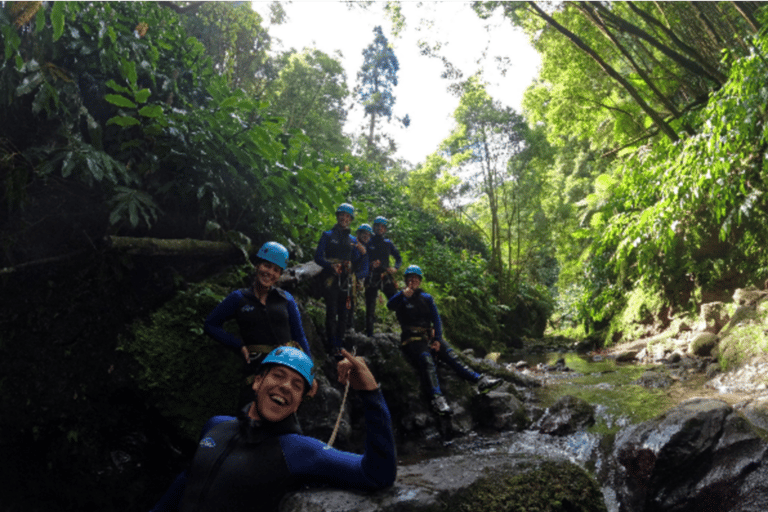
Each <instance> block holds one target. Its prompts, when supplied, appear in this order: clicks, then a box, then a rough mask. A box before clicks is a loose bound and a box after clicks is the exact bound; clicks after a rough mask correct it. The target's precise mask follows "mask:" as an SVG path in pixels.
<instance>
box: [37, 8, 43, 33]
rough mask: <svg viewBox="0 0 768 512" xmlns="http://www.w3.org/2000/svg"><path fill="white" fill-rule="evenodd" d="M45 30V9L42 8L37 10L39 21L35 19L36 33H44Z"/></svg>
mask: <svg viewBox="0 0 768 512" xmlns="http://www.w3.org/2000/svg"><path fill="white" fill-rule="evenodd" d="M44 28H45V9H44V8H43V7H40V9H38V10H37V19H35V33H36V34H37V33H38V32H40V31H42V30H43V29H44Z"/></svg>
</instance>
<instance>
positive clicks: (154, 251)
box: [105, 236, 243, 257]
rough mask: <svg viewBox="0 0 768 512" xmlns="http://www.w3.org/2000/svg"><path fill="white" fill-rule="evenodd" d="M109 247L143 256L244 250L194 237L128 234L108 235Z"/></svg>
mask: <svg viewBox="0 0 768 512" xmlns="http://www.w3.org/2000/svg"><path fill="white" fill-rule="evenodd" d="M105 241H106V243H107V248H108V249H109V250H111V251H117V252H124V253H126V254H140V255H143V256H182V255H190V256H203V257H213V256H227V255H233V256H234V255H235V254H238V253H241V252H243V250H242V249H240V248H238V247H236V246H235V245H233V244H231V243H229V242H212V241H210V240H194V239H192V238H183V239H165V238H135V237H128V236H108V237H107V238H106V240H105Z"/></svg>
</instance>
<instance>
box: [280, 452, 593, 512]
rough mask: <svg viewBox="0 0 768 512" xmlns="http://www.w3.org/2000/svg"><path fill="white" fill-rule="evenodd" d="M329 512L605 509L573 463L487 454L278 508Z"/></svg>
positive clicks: (403, 471) (434, 463)
mask: <svg viewBox="0 0 768 512" xmlns="http://www.w3.org/2000/svg"><path fill="white" fill-rule="evenodd" d="M557 504H560V505H559V506H558V505H557ZM327 510H333V511H334V512H359V511H363V510H364V511H366V512H400V511H404V510H408V511H413V512H418V511H424V512H427V511H429V512H438V511H444V512H448V511H456V510H471V511H472V512H495V511H499V510H573V511H589V512H600V511H604V510H606V508H605V504H604V500H603V496H602V493H601V491H600V489H599V487H598V485H597V484H596V482H595V480H594V479H593V478H592V477H591V476H590V475H589V474H588V473H587V472H586V471H585V470H584V469H582V468H581V467H579V466H578V465H576V464H573V463H572V462H570V461H567V460H564V459H544V458H536V457H526V456H517V455H510V454H508V453H490V454H489V453H483V454H482V456H478V455H477V454H468V455H454V456H451V457H443V458H437V459H432V460H429V461H427V462H422V463H419V464H414V465H411V466H403V467H400V468H398V475H397V481H396V482H395V485H394V486H393V487H391V488H390V489H385V490H383V491H379V492H376V493H372V494H365V493H360V492H352V491H341V490H332V489H310V490H304V491H300V492H296V493H294V494H291V495H289V496H287V497H286V498H285V499H284V500H283V502H282V503H281V505H280V512H323V511H327Z"/></svg>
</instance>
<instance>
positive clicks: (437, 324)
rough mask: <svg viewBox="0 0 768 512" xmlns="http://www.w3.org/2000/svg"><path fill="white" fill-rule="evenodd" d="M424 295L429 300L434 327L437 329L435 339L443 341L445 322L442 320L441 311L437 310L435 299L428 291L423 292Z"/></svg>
mask: <svg viewBox="0 0 768 512" xmlns="http://www.w3.org/2000/svg"><path fill="white" fill-rule="evenodd" d="M423 296H424V297H425V298H426V299H427V302H429V310H430V311H431V312H432V327H433V328H434V329H435V339H436V340H440V341H443V322H442V321H441V320H440V313H438V311H437V304H435V299H433V298H432V296H431V295H429V294H428V293H425V294H423Z"/></svg>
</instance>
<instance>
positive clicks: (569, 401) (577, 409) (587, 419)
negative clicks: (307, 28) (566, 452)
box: [532, 396, 595, 436]
mask: <svg viewBox="0 0 768 512" xmlns="http://www.w3.org/2000/svg"><path fill="white" fill-rule="evenodd" d="M594 424H595V408H594V406H592V405H590V404H589V403H588V402H586V401H584V400H582V399H580V398H576V397H575V396H564V397H562V398H560V399H559V400H558V401H557V402H555V403H554V405H552V407H549V408H548V409H547V410H546V411H545V412H544V415H543V416H542V417H541V418H539V420H538V421H537V422H536V423H535V424H534V425H533V427H532V428H533V429H534V430H538V431H539V432H541V433H544V434H551V435H554V436H564V435H568V434H572V433H574V432H576V431H578V430H584V429H586V428H589V427H591V426H592V425H594Z"/></svg>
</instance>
